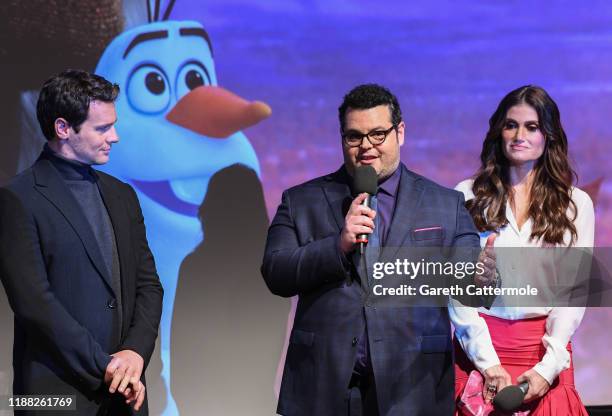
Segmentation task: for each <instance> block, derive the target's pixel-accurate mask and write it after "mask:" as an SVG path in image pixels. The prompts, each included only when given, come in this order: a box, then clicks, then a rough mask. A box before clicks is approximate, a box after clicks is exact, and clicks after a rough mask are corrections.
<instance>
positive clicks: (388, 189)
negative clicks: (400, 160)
mask: <svg viewBox="0 0 612 416" xmlns="http://www.w3.org/2000/svg"><path fill="white" fill-rule="evenodd" d="M401 177H402V170H401V169H400V168H399V166H398V167H397V169H395V172H393V173H392V174H391V176H389V177H388V178H386V179H384V180H383V181H382V182H381V183H380V184H379V185H378V191H379V192H380V191H383V192H384V193H386V194H387V195H390V196H392V197H394V198H395V196H396V195H397V190H398V189H399V183H400V178H401Z"/></svg>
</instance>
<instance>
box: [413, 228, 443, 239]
mask: <svg viewBox="0 0 612 416" xmlns="http://www.w3.org/2000/svg"><path fill="white" fill-rule="evenodd" d="M443 236H444V228H442V227H441V226H439V225H435V226H431V227H420V228H415V229H413V230H412V239H413V240H436V239H442V237H443Z"/></svg>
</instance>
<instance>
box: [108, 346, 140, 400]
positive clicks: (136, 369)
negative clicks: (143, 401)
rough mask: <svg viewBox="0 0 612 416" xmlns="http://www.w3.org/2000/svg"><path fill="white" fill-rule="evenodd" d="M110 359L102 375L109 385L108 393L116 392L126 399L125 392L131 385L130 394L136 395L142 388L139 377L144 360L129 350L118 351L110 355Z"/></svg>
mask: <svg viewBox="0 0 612 416" xmlns="http://www.w3.org/2000/svg"><path fill="white" fill-rule="evenodd" d="M111 357H113V358H112V359H111V362H110V363H109V364H108V366H107V367H106V373H105V374H104V382H105V383H106V384H108V385H109V389H108V391H109V392H110V393H114V392H115V391H118V392H119V393H121V394H123V395H124V396H126V397H127V394H126V393H125V391H126V388H127V387H128V385H131V389H130V390H131V393H133V394H136V393H138V391H139V388H140V386H142V383H140V376H141V375H142V368H143V367H144V359H143V358H142V357H141V356H140V355H139V354H138V353H136V352H134V351H131V350H122V351H118V352H116V353H114V354H111ZM143 387H144V386H143Z"/></svg>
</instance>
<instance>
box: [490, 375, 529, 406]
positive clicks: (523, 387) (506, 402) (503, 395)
mask: <svg viewBox="0 0 612 416" xmlns="http://www.w3.org/2000/svg"><path fill="white" fill-rule="evenodd" d="M528 390H529V383H528V382H526V381H524V382H522V383H521V384H519V385H518V386H515V385H513V386H506V387H504V388H503V389H501V391H500V392H498V393H497V394H496V395H495V397H494V398H493V406H494V407H495V408H496V409H497V410H501V411H502V412H506V413H511V412H514V411H515V410H516V409H518V408H519V407H521V404H523V399H525V395H526V394H527V391H528Z"/></svg>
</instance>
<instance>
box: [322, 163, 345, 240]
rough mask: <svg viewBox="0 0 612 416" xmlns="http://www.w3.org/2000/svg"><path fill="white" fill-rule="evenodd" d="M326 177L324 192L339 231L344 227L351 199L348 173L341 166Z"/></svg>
mask: <svg viewBox="0 0 612 416" xmlns="http://www.w3.org/2000/svg"><path fill="white" fill-rule="evenodd" d="M326 179H327V181H326V182H325V183H324V184H323V186H322V188H323V193H324V194H325V198H326V199H327V203H328V205H329V209H330V210H331V212H332V214H333V216H334V220H335V221H336V226H337V227H338V232H339V231H340V230H342V227H344V216H345V215H346V210H347V209H348V204H350V201H351V189H350V187H349V185H348V175H347V174H346V173H345V172H344V168H340V170H338V171H336V172H334V173H332V174H331V175H328V176H327V178H326ZM345 205H346V206H345Z"/></svg>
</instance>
